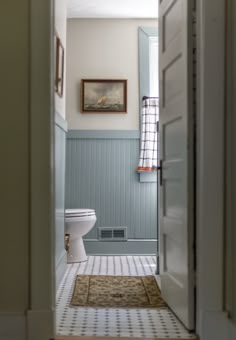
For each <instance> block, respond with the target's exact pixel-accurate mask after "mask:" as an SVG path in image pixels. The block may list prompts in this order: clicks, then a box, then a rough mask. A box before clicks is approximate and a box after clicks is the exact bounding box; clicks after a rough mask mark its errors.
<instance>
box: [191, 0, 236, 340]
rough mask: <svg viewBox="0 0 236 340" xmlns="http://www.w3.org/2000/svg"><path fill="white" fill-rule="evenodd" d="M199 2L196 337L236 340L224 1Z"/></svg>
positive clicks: (201, 0)
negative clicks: (229, 281)
mask: <svg viewBox="0 0 236 340" xmlns="http://www.w3.org/2000/svg"><path fill="white" fill-rule="evenodd" d="M197 3H198V5H199V7H198V17H199V18H200V22H199V25H198V77H199V78H198V79H199V82H198V104H199V105H198V116H197V315H196V316H197V333H198V334H199V335H200V339H201V340H211V339H214V340H222V339H227V340H233V339H235V334H236V332H235V330H233V327H232V323H231V322H230V321H229V319H228V318H227V312H226V311H225V310H224V296H223V292H224V275H225V273H224V270H225V268H224V265H225V264H224V222H225V221H224V217H225V216H224V213H225V212H224V199H225V192H224V190H225V187H224V185H225V183H224V180H225V179H224V176H225V173H224V162H225V149H224V148H225V145H224V138H225V136H224V130H225V117H226V116H225V99H224V95H225V0H216V1H207V0H200V1H199V2H198V1H197Z"/></svg>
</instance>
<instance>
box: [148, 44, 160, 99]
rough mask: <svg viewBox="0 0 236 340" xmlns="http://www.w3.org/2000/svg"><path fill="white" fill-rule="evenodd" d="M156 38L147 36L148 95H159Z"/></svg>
mask: <svg viewBox="0 0 236 340" xmlns="http://www.w3.org/2000/svg"><path fill="white" fill-rule="evenodd" d="M158 69H159V67H158V38H157V37H149V83H150V84H149V86H150V87H149V89H150V97H159V81H158V78H159V76H158Z"/></svg>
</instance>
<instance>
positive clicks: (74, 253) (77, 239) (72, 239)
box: [65, 209, 97, 263]
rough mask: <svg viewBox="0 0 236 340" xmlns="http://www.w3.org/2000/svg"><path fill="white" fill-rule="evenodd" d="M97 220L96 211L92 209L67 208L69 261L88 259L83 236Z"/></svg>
mask: <svg viewBox="0 0 236 340" xmlns="http://www.w3.org/2000/svg"><path fill="white" fill-rule="evenodd" d="M96 220H97V217H96V214H95V211H94V210H92V209H66V211H65V222H66V234H67V237H68V238H69V246H68V251H67V263H74V262H82V261H86V260H87V255H86V251H85V249H84V242H83V239H82V237H83V236H84V235H86V234H87V233H88V232H89V231H90V230H91V229H92V228H93V226H94V225H95V223H96Z"/></svg>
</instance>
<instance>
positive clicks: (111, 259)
mask: <svg viewBox="0 0 236 340" xmlns="http://www.w3.org/2000/svg"><path fill="white" fill-rule="evenodd" d="M155 262H156V258H155V257H154V256H89V257H88V261H87V262H82V263H74V264H68V265H67V271H66V274H65V276H64V278H63V280H62V282H61V285H60V287H59V289H58V292H57V310H56V323H57V335H70V336H119V337H122V336H129V337H162V338H172V337H174V338H180V339H181V338H189V339H191V338H194V335H192V334H189V332H188V331H186V330H185V328H184V327H183V326H182V324H181V323H179V321H178V320H177V319H176V317H175V316H174V315H173V314H172V313H171V311H170V310H169V309H156V308H155V309H154V308H138V309H134V308H132V309H125V308H91V307H70V300H71V296H72V292H73V286H74V279H75V276H76V275H77V274H91V275H95V274H96V275H97V274H100V275H152V274H154V273H155V268H156V265H155Z"/></svg>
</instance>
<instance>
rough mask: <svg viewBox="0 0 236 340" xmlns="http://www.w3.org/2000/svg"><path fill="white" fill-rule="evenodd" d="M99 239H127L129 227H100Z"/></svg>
mask: <svg viewBox="0 0 236 340" xmlns="http://www.w3.org/2000/svg"><path fill="white" fill-rule="evenodd" d="M98 239H99V240H101V241H127V227H99V228H98Z"/></svg>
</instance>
